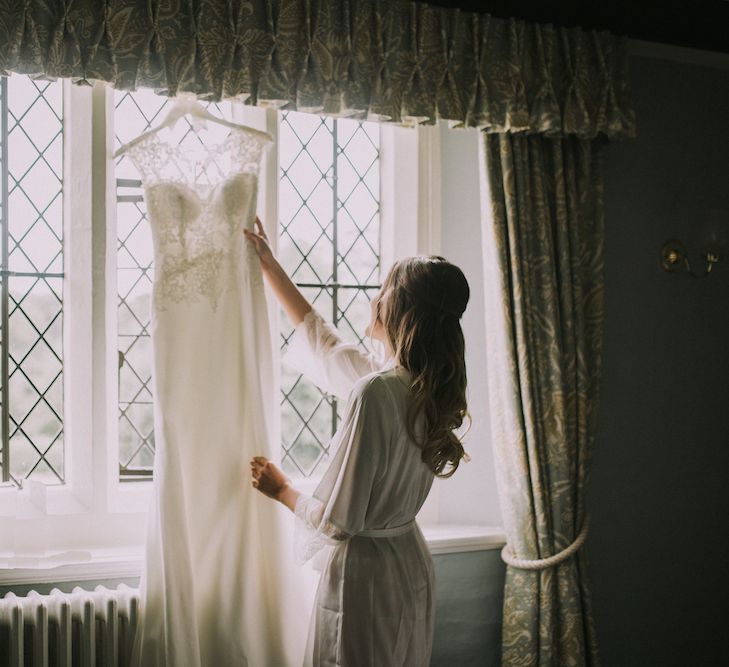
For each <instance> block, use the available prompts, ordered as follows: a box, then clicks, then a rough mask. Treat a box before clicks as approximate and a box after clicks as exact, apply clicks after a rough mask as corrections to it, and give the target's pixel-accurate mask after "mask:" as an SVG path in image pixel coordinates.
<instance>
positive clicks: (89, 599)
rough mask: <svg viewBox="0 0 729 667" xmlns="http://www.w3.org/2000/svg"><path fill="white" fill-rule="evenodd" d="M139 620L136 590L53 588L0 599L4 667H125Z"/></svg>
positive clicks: (0, 659) (0, 661) (122, 587)
mask: <svg viewBox="0 0 729 667" xmlns="http://www.w3.org/2000/svg"><path fill="white" fill-rule="evenodd" d="M138 618H139V591H138V589H136V588H130V587H129V586H126V585H125V584H120V585H119V586H117V588H115V589H109V588H105V587H104V586H97V587H96V588H95V589H94V590H93V591H87V590H85V589H82V588H80V587H76V588H74V589H73V591H72V592H71V593H64V592H62V591H60V590H58V589H57V588H54V589H53V590H52V591H51V592H50V593H49V594H48V595H40V594H39V593H37V592H36V591H30V593H28V595H27V596H25V597H18V596H17V595H15V594H14V593H7V594H6V595H5V597H4V598H2V599H0V665H2V667H127V666H128V665H129V660H130V658H131V652H132V644H133V642H134V632H135V630H136V627H137V620H138Z"/></svg>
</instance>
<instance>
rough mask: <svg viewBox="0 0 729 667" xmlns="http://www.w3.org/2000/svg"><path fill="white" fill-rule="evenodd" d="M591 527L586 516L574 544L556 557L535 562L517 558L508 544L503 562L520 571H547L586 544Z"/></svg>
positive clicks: (502, 551)
mask: <svg viewBox="0 0 729 667" xmlns="http://www.w3.org/2000/svg"><path fill="white" fill-rule="evenodd" d="M589 527H590V517H589V515H585V520H584V521H583V523H582V529H581V530H580V532H579V534H578V535H577V537H576V538H575V540H574V542H572V544H570V545H569V546H567V547H565V548H564V549H562V551H559V552H558V553H556V554H554V556H549V558H538V559H535V560H529V559H528V558H517V557H516V556H514V555H513V554H512V552H511V550H510V549H509V545H508V543H507V544H505V545H504V548H503V549H502V550H501V560H503V561H504V562H505V563H506V564H507V565H511V567H516V568H519V569H520V570H546V569H547V568H549V567H554V566H555V565H559V564H560V563H562V562H563V561H565V560H567V559H568V558H569V557H570V556H572V555H573V554H574V553H575V552H576V551H577V550H578V549H579V548H580V547H581V546H582V545H583V544H584V543H585V540H586V539H587V531H588V530H589Z"/></svg>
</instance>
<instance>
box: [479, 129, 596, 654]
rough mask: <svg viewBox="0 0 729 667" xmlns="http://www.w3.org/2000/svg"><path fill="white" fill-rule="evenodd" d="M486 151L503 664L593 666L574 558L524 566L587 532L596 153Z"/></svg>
mask: <svg viewBox="0 0 729 667" xmlns="http://www.w3.org/2000/svg"><path fill="white" fill-rule="evenodd" d="M482 149H483V151H482V158H484V160H483V161H482V165H483V166H485V168H486V171H487V174H488V175H487V179H486V180H487V187H485V188H484V191H485V193H488V194H489V195H490V197H487V201H488V200H489V199H490V206H488V205H487V207H486V209H487V210H486V211H485V215H484V222H485V228H484V232H485V234H484V237H485V240H484V248H485V253H486V257H485V266H486V276H485V284H486V291H487V297H486V302H487V304H486V316H487V329H488V332H489V334H488V336H489V338H488V345H487V349H488V354H489V366H490V376H489V394H490V404H491V415H492V435H493V438H492V441H493V447H494V454H495V458H496V468H497V479H498V487H499V493H500V498H501V505H502V508H503V511H504V526H505V530H506V535H507V540H508V544H507V547H505V551H504V556H505V560H507V562H509V560H511V561H512V562H516V565H518V567H517V566H513V565H509V566H508V567H507V573H506V584H505V592H504V618H503V631H502V632H503V636H502V660H503V664H504V667H512V666H514V665H519V667H532V666H535V667H536V666H539V667H565V666H566V665H575V666H577V667H579V666H582V665H589V666H592V667H594V666H596V665H597V664H598V659H597V648H596V641H595V631H594V628H593V624H592V614H591V604H590V594H589V588H588V582H587V574H586V572H587V567H586V560H585V552H584V550H583V549H578V550H577V551H576V554H575V555H574V556H572V557H568V558H566V559H565V560H563V561H562V562H561V563H558V564H555V565H552V566H549V561H548V562H547V563H539V562H536V563H535V562H533V561H535V560H538V559H546V558H549V557H551V556H554V555H556V554H558V553H559V552H561V551H563V550H564V549H566V548H568V547H569V546H570V545H571V544H573V543H574V541H575V540H576V539H577V538H578V535H579V533H580V531H582V532H583V534H582V537H581V538H579V541H578V545H579V543H580V542H581V540H582V539H584V535H585V532H584V530H583V528H584V527H585V523H584V522H585V519H586V514H585V485H586V482H587V476H588V463H589V460H590V454H591V450H592V445H593V441H594V437H595V429H596V416H597V414H596V411H597V403H598V383H599V379H600V368H601V356H602V326H603V218H602V187H603V186H602V180H601V174H600V145H599V142H598V141H596V140H583V139H579V138H576V137H566V138H547V137H543V136H540V135H529V136H525V135H510V134H501V135H484V137H483V144H482ZM485 185H486V184H485ZM573 548H574V547H573ZM570 551H571V549H570ZM567 553H568V554H569V552H567ZM532 567H537V568H539V569H525V568H532Z"/></svg>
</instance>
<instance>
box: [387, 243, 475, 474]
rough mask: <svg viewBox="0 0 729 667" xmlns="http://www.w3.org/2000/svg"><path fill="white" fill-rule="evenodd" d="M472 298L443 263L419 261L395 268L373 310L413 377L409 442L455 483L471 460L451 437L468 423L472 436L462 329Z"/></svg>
mask: <svg viewBox="0 0 729 667" xmlns="http://www.w3.org/2000/svg"><path fill="white" fill-rule="evenodd" d="M469 296H470V289H469V287H468V281H467V280H466V277H465V276H464V275H463V272H462V271H461V270H460V269H459V268H458V267H457V266H455V265H454V264H451V263H450V262H449V261H448V260H446V259H445V258H443V257H441V256H439V255H429V256H428V255H417V256H415V257H407V258H405V259H402V260H400V261H398V262H395V264H394V265H393V266H392V268H391V269H390V271H389V272H388V274H387V276H386V278H385V281H384V282H383V284H382V289H381V291H380V294H379V298H378V301H377V303H376V304H375V305H376V308H377V310H376V313H377V317H378V319H379V320H380V321H381V322H382V325H383V328H384V330H385V333H386V335H387V337H388V339H389V341H390V344H391V346H392V349H393V350H394V352H395V357H396V360H397V362H398V363H399V364H400V365H401V366H403V367H404V368H406V369H407V370H408V371H409V372H410V375H411V377H412V383H411V385H410V397H409V403H408V409H407V415H406V425H407V430H408V434H409V435H410V437H411V438H412V439H413V440H414V441H415V442H416V443H417V444H418V446H419V447H420V448H421V449H422V455H421V457H422V460H423V461H424V462H425V463H426V464H427V465H428V467H429V468H430V469H431V470H432V471H433V472H434V473H435V475H436V476H438V477H450V476H451V475H452V474H453V473H454V472H455V471H456V468H458V464H459V463H460V461H461V459H462V458H465V459H466V460H468V455H467V454H466V452H465V450H464V448H463V445H462V443H461V440H460V439H459V437H458V436H457V435H456V434H455V433H454V432H453V431H454V430H455V429H458V428H459V427H460V426H461V425H462V424H463V420H464V418H465V417H468V421H469V428H470V422H471V416H470V414H469V413H468V409H467V405H466V363H465V341H464V338H463V331H462V329H461V322H460V318H461V316H462V315H463V312H464V311H465V309H466V305H467V304H468V299H469ZM421 414H424V418H423V424H424V425H423V430H422V433H421V437H418V434H417V433H416V430H417V429H416V424H417V420H418V418H419V417H420V415H421Z"/></svg>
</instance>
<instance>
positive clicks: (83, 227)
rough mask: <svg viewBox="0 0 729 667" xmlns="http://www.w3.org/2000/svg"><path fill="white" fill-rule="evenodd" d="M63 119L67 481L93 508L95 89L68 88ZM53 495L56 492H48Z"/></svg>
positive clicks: (80, 499) (68, 85)
mask: <svg viewBox="0 0 729 667" xmlns="http://www.w3.org/2000/svg"><path fill="white" fill-rule="evenodd" d="M63 86H64V88H63V92H64V94H63V101H64V102H63V106H64V109H63V119H64V128H63V129H64V146H63V150H64V173H63V182H64V189H63V191H64V194H63V212H64V274H65V280H64V299H63V300H64V304H63V309H64V314H63V329H64V331H63V348H64V349H63V352H64V354H63V358H64V433H65V447H66V474H67V477H66V481H67V484H68V486H69V489H70V490H71V492H72V494H73V497H74V499H75V500H76V501H77V502H79V503H81V504H82V505H83V506H84V507H85V508H88V507H90V506H91V505H92V503H93V496H94V475H93V450H92V434H91V400H90V399H91V395H90V394H91V391H90V389H91V386H92V369H91V355H90V354H89V350H90V349H91V344H92V322H91V307H92V299H91V275H92V211H91V199H92V178H91V174H92V156H91V135H92V123H91V105H92V99H91V88H89V87H87V86H84V87H81V86H74V85H72V84H71V83H70V81H68V80H66V81H64V83H63ZM48 492H49V494H53V493H55V492H56V489H53V488H50V489H48Z"/></svg>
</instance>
